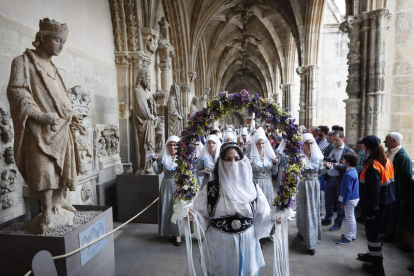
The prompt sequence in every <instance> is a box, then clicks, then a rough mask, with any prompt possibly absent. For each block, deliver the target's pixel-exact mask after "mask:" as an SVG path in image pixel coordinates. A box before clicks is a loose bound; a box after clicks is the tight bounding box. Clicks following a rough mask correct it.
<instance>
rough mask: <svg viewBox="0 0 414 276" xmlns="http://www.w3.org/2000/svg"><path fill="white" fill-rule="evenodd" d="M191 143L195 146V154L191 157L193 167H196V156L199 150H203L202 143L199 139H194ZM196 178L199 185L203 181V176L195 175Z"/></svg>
mask: <svg viewBox="0 0 414 276" xmlns="http://www.w3.org/2000/svg"><path fill="white" fill-rule="evenodd" d="M191 145H192V146H194V147H195V156H196V157H195V158H194V159H193V168H197V164H198V157H199V156H200V154H201V152H202V151H203V148H204V145H203V143H201V141H196V142H194V143H191ZM196 178H197V184H198V185H199V186H201V183H203V178H204V176H198V175H196Z"/></svg>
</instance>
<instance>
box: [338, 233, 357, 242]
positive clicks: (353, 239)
mask: <svg viewBox="0 0 414 276" xmlns="http://www.w3.org/2000/svg"><path fill="white" fill-rule="evenodd" d="M342 238H345V235H344V234H342V235H341V239H342ZM352 241H353V242H354V241H356V238H352Z"/></svg>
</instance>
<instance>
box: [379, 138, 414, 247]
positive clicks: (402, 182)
mask: <svg viewBox="0 0 414 276" xmlns="http://www.w3.org/2000/svg"><path fill="white" fill-rule="evenodd" d="M402 140H403V137H402V135H401V134H400V133H398V132H390V133H389V134H388V135H387V136H386V137H385V141H384V144H385V147H386V148H387V149H388V151H387V153H386V154H387V157H388V159H390V161H391V162H392V163H393V165H394V179H395V186H396V201H395V202H394V203H392V204H391V206H390V209H389V213H388V214H387V218H388V223H387V224H386V225H385V229H384V233H383V239H384V241H385V242H391V241H392V240H393V238H394V233H395V228H396V226H397V221H398V211H399V209H400V205H401V200H402V199H403V195H404V192H405V191H406V190H407V187H408V185H412V182H411V179H412V177H413V163H412V162H411V158H410V156H408V154H407V152H406V151H405V150H404V148H403V147H402V146H401V143H402Z"/></svg>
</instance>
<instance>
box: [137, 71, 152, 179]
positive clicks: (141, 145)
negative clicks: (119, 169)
mask: <svg viewBox="0 0 414 276" xmlns="http://www.w3.org/2000/svg"><path fill="white" fill-rule="evenodd" d="M150 85H151V76H150V72H149V71H148V70H147V69H141V71H140V73H139V76H138V79H137V82H136V85H135V89H134V93H133V94H134V106H133V109H134V126H135V138H136V145H137V171H136V173H137V174H154V171H153V169H152V165H151V163H150V161H149V159H147V158H146V157H147V156H148V155H150V154H153V153H154V149H155V147H154V145H155V125H156V117H157V109H156V107H157V104H156V102H155V98H154V94H153V93H151V88H150Z"/></svg>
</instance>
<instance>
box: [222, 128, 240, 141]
mask: <svg viewBox="0 0 414 276" xmlns="http://www.w3.org/2000/svg"><path fill="white" fill-rule="evenodd" d="M228 138H231V139H232V140H233V142H235V143H237V141H236V135H234V133H233V132H230V131H227V132H226V134H224V138H223V143H226V141H227V139H228Z"/></svg>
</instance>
